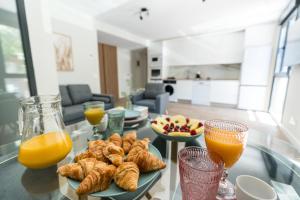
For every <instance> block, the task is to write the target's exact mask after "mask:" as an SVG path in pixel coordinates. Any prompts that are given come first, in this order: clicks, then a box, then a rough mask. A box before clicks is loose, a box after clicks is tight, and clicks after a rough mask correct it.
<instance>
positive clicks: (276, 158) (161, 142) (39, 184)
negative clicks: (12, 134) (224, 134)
mask: <svg viewBox="0 0 300 200" xmlns="http://www.w3.org/2000/svg"><path fill="white" fill-rule="evenodd" d="M152 117H153V116H152ZM136 130H137V133H138V134H137V135H138V138H145V137H148V138H150V140H151V142H152V144H153V145H154V146H155V147H156V148H157V149H158V150H159V151H160V153H161V155H162V157H163V159H164V161H165V162H166V164H167V167H166V168H165V169H164V170H161V173H160V174H159V175H158V176H157V177H155V179H153V180H152V181H151V182H149V184H147V185H146V186H144V187H143V188H141V189H140V190H138V191H137V192H135V193H129V194H127V195H125V196H121V197H111V198H105V199H113V200H114V199H116V200H123V199H124V200H125V199H128V200H133V199H145V200H146V199H153V200H169V199H172V200H173V199H174V200H177V199H178V200H180V199H181V189H180V184H179V181H180V180H179V171H178V160H177V153H178V151H179V150H180V149H182V148H184V147H186V146H202V147H205V141H204V138H203V136H200V137H199V138H198V139H197V140H194V141H192V142H188V143H183V142H172V141H166V140H165V139H162V138H160V137H159V136H158V135H156V133H155V132H153V131H152V129H151V128H150V123H149V121H145V122H144V123H143V124H142V125H140V126H139V127H137V128H136ZM91 134H92V127H91V126H90V125H88V123H83V124H82V125H81V126H80V127H79V129H78V130H76V131H73V132H72V133H71V136H72V140H73V150H72V151H71V153H70V154H69V155H68V156H67V157H66V158H65V159H64V160H63V161H61V162H60V163H58V164H57V165H56V166H53V167H50V168H47V169H43V170H30V169H27V168H25V167H23V166H22V165H20V164H19V163H18V161H17V158H16V157H13V158H11V159H9V160H7V161H5V162H3V163H1V164H0V185H1V187H0V199H24V200H27V199H42V200H43V199H47V200H49V199H51V200H52V199H53V200H54V199H55V200H57V199H60V200H64V199H76V200H77V199H91V200H94V199H97V198H95V197H91V196H83V197H80V198H79V197H78V196H77V195H76V193H75V191H74V190H73V189H72V188H71V187H70V186H69V184H68V182H67V179H66V178H64V177H61V176H59V175H58V174H57V173H56V170H57V167H58V166H60V165H62V164H65V163H68V162H71V161H72V159H73V158H74V155H75V154H76V153H78V152H79V151H82V150H83V149H84V148H86V146H87V138H88V137H89V136H90V135H91ZM266 135H267V134H263V133H260V132H258V131H256V130H252V129H249V137H248V143H247V147H246V149H245V151H244V153H243V155H242V156H241V158H240V160H239V161H238V162H237V163H236V164H235V165H234V166H233V167H232V168H231V169H230V171H229V180H230V181H231V182H232V183H235V179H236V177H237V176H239V175H242V174H243V175H252V176H255V177H258V178H260V179H262V180H264V181H266V182H267V183H269V184H270V185H272V186H273V187H274V189H275V190H276V192H277V194H278V196H279V199H281V200H284V199H286V200H287V199H288V200H293V199H295V200H296V199H299V195H300V165H299V163H297V162H295V161H293V160H291V159H288V157H287V156H286V155H283V154H280V153H278V152H276V151H274V150H271V149H270V148H268V147H267V146H268V145H265V144H264V142H263V141H265V142H266V143H268V142H269V141H268V140H269V139H270V138H269V137H267V136H266ZM285 148H287V150H290V151H297V150H296V148H294V147H292V146H286V147H285ZM199 195H201V194H199Z"/></svg>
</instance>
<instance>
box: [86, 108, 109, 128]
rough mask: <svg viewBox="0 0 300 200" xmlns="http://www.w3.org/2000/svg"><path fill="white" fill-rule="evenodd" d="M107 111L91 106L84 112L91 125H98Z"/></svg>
mask: <svg viewBox="0 0 300 200" xmlns="http://www.w3.org/2000/svg"><path fill="white" fill-rule="evenodd" d="M104 114H105V111H104V110H103V109H102V108H89V109H87V110H86V111H85V112H84V115H85V117H86V119H87V120H88V121H89V122H90V124H91V125H97V124H99V123H100V122H101V119H102V118H103V116H104Z"/></svg>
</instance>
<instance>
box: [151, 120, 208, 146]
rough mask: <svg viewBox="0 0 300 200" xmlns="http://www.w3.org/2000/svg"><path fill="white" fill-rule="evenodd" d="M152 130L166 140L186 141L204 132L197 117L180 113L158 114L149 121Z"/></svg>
mask: <svg viewBox="0 0 300 200" xmlns="http://www.w3.org/2000/svg"><path fill="white" fill-rule="evenodd" d="M151 128H152V129H153V131H154V132H155V133H156V134H157V135H159V136H160V137H162V138H165V139H166V140H173V141H178V142H188V141H191V140H194V139H196V138H197V137H199V136H200V135H202V133H204V125H203V122H201V121H200V120H198V119H190V118H187V117H184V116H182V115H175V116H160V117H157V118H155V119H154V120H152V121H151Z"/></svg>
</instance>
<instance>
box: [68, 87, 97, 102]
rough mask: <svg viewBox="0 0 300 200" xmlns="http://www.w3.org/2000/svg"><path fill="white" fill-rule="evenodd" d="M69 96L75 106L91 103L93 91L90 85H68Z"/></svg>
mask: <svg viewBox="0 0 300 200" xmlns="http://www.w3.org/2000/svg"><path fill="white" fill-rule="evenodd" d="M68 89H69V94H70V97H71V100H72V102H73V104H79V103H84V102H86V101H90V100H91V99H92V97H93V94H92V92H91V89H90V87H89V86H88V85H85V84H84V85H68Z"/></svg>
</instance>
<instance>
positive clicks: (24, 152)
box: [18, 132, 72, 169]
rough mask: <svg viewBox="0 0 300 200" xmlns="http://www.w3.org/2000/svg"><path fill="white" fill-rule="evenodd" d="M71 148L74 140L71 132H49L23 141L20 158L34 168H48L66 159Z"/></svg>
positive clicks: (24, 163) (21, 161)
mask: <svg viewBox="0 0 300 200" xmlns="http://www.w3.org/2000/svg"><path fill="white" fill-rule="evenodd" d="M71 149H72V140H71V138H70V136H69V134H66V133H60V132H49V133H45V134H41V135H37V136H34V137H32V138H31V139H29V140H27V141H25V142H24V143H22V144H21V145H20V148H19V156H18V160H19V162H20V163H21V164H23V165H24V166H26V167H29V168H32V169H39V168H46V167H49V166H51V165H54V164H56V163H58V162H59V161H61V160H62V159H64V158H65V157H66V155H67V154H68V153H69V152H70V151H71Z"/></svg>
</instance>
